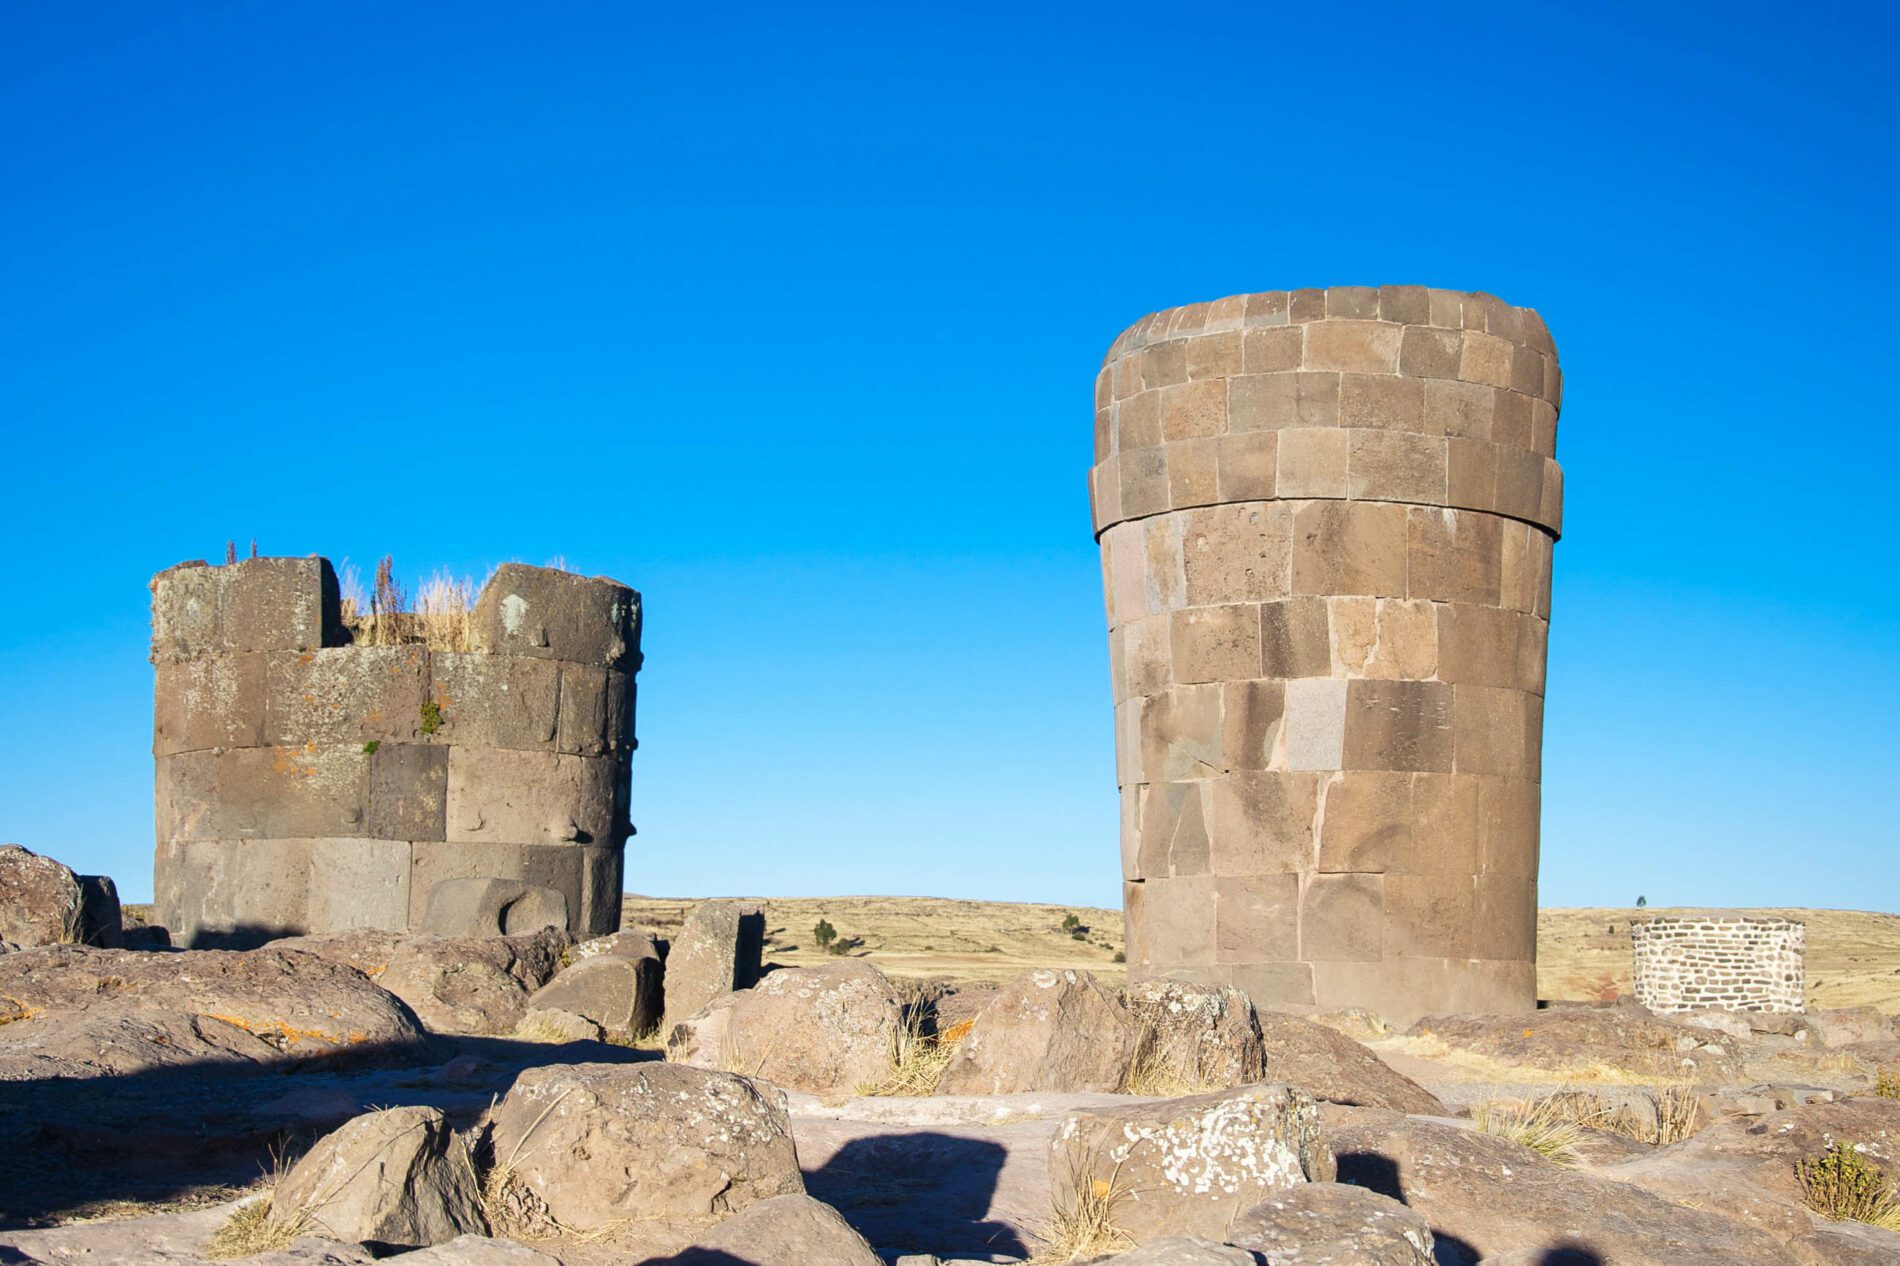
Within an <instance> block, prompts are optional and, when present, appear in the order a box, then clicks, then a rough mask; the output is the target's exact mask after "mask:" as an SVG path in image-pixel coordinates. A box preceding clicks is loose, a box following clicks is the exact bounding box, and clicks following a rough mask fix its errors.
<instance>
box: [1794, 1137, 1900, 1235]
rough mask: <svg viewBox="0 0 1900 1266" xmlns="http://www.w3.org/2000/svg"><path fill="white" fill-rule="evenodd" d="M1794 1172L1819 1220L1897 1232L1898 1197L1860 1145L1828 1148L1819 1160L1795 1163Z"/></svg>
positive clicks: (1843, 1143)
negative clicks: (1849, 1223)
mask: <svg viewBox="0 0 1900 1266" xmlns="http://www.w3.org/2000/svg"><path fill="white" fill-rule="evenodd" d="M1794 1171H1795V1176H1796V1177H1798V1178H1799V1179H1800V1180H1801V1191H1802V1194H1803V1195H1804V1196H1805V1197H1806V1199H1807V1202H1808V1208H1810V1209H1812V1210H1814V1211H1815V1212H1816V1213H1818V1214H1820V1215H1821V1216H1822V1217H1824V1218H1833V1219H1835V1220H1836V1221H1852V1222H1865V1223H1867V1224H1868V1225H1870V1226H1877V1227H1880V1228H1882V1229H1883V1230H1887V1231H1900V1195H1897V1194H1896V1193H1895V1192H1894V1189H1893V1184H1892V1183H1891V1182H1889V1181H1888V1179H1887V1175H1886V1173H1885V1172H1883V1171H1882V1170H1881V1168H1880V1167H1879V1166H1878V1165H1876V1164H1874V1163H1873V1162H1872V1161H1870V1160H1868V1159H1867V1157H1866V1155H1865V1149H1864V1147H1863V1146H1862V1145H1861V1144H1859V1143H1850V1142H1847V1141H1846V1140H1842V1141H1840V1142H1837V1143H1832V1144H1829V1145H1828V1149H1827V1151H1825V1152H1823V1153H1822V1154H1821V1155H1820V1156H1818V1157H1815V1158H1814V1159H1812V1160H1804V1161H1797V1162H1796V1163H1795V1167H1794Z"/></svg>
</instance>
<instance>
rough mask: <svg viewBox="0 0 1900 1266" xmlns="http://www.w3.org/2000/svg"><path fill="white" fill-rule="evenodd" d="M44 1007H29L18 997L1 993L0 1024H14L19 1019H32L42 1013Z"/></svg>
mask: <svg viewBox="0 0 1900 1266" xmlns="http://www.w3.org/2000/svg"><path fill="white" fill-rule="evenodd" d="M42 1010H43V1008H40V1007H29V1006H27V1005H26V1003H24V1002H21V1001H20V1000H19V999H18V998H9V997H7V996H6V995H5V994H0V1024H12V1023H14V1022H15V1021H17V1020H31V1019H32V1018H33V1017H34V1016H36V1015H39V1014H41V1012H42Z"/></svg>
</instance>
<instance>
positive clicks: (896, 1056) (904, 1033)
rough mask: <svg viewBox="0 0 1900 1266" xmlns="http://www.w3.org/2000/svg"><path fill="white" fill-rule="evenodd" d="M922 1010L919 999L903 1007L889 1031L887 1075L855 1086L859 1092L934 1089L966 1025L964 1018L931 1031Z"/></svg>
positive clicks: (924, 1092) (913, 1094)
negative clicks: (901, 1016) (899, 1020)
mask: <svg viewBox="0 0 1900 1266" xmlns="http://www.w3.org/2000/svg"><path fill="white" fill-rule="evenodd" d="M925 1012H926V1008H925V1006H924V1004H923V1003H921V1002H913V1003H911V1004H910V1005H908V1006H906V1007H905V1008H904V1020H903V1023H901V1024H899V1025H898V1026H897V1028H896V1030H895V1031H894V1032H893V1033H892V1034H891V1073H890V1076H888V1077H886V1078H885V1079H884V1080H883V1081H880V1082H873V1083H867V1084H865V1085H861V1086H859V1087H858V1093H859V1094H861V1095H881V1096H885V1097H889V1098H910V1099H922V1098H927V1097H928V1096H930V1095H933V1094H935V1093H937V1082H938V1081H939V1080H940V1079H941V1078H942V1077H943V1070H944V1069H946V1068H948V1067H950V1061H951V1060H952V1059H954V1058H955V1057H956V1053H957V1043H958V1042H960V1041H962V1040H963V1035H964V1034H966V1033H968V1032H969V1031H970V1025H969V1022H968V1021H967V1020H966V1021H965V1022H964V1023H962V1024H958V1025H955V1026H953V1027H951V1028H950V1029H949V1030H948V1031H947V1032H944V1033H934V1032H931V1031H929V1024H928V1022H927V1017H926V1014H925Z"/></svg>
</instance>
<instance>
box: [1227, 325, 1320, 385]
mask: <svg viewBox="0 0 1900 1266" xmlns="http://www.w3.org/2000/svg"><path fill="white" fill-rule="evenodd" d="M1305 341H1306V327H1305V326H1303V325H1280V326H1264V327H1261V328H1259V329H1252V330H1248V331H1247V333H1246V346H1245V350H1244V353H1243V356H1242V360H1241V369H1242V370H1243V371H1244V372H1246V373H1249V374H1278V373H1290V372H1292V371H1294V370H1297V369H1299V367H1300V357H1301V353H1302V350H1303V349H1304V346H1305Z"/></svg>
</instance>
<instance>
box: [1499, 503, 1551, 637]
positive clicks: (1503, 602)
mask: <svg viewBox="0 0 1900 1266" xmlns="http://www.w3.org/2000/svg"><path fill="white" fill-rule="evenodd" d="M1501 535H1502V538H1503V552H1502V561H1501V563H1500V566H1499V581H1498V605H1500V606H1505V607H1509V608H1511V610H1513V611H1523V612H1527V613H1529V614H1531V615H1535V616H1539V617H1542V618H1545V619H1548V618H1549V616H1550V553H1551V549H1550V547H1551V538H1550V536H1549V535H1548V534H1546V533H1545V532H1543V531H1541V530H1540V529H1538V528H1536V527H1533V526H1530V525H1528V524H1522V523H1507V524H1504V525H1503V527H1502V529H1501Z"/></svg>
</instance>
